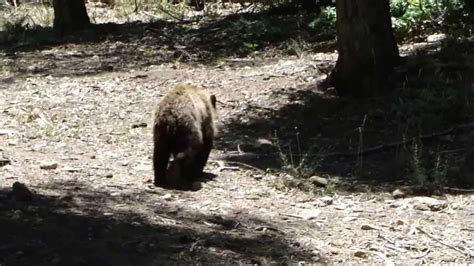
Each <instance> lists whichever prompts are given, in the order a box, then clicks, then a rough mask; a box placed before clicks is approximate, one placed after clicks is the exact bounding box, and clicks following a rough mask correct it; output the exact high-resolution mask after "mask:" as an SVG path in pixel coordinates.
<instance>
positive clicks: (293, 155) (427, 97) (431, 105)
mask: <svg viewBox="0 0 474 266" xmlns="http://www.w3.org/2000/svg"><path fill="white" fill-rule="evenodd" d="M441 47H442V49H439V46H438V47H437V48H436V49H434V50H432V51H431V52H428V51H427V50H424V51H425V52H420V53H417V54H413V55H411V56H408V57H406V58H405V59H406V64H405V65H404V66H403V67H401V68H400V69H398V70H397V71H399V72H398V74H397V75H399V76H400V77H399V80H401V81H400V83H398V84H397V87H396V88H397V89H396V92H395V93H394V95H389V96H387V97H384V98H377V99H363V100H357V99H348V98H346V99H344V98H339V97H337V96H331V94H330V93H323V92H322V91H321V89H320V88H319V85H314V84H313V85H307V86H302V87H299V88H280V89H276V90H274V92H273V95H272V96H271V98H279V99H287V100H288V102H289V103H288V104H286V105H283V106H281V107H280V108H278V109H276V110H265V111H261V109H262V108H260V110H259V112H256V111H255V110H254V111H249V112H247V113H245V114H242V115H243V116H246V118H247V120H249V122H248V123H242V121H244V119H242V117H235V118H234V119H232V121H230V122H229V123H228V124H227V125H226V126H225V127H226V129H225V131H224V133H223V135H225V134H228V135H227V136H224V137H223V138H222V141H221V142H219V145H220V148H221V149H224V150H235V142H233V141H232V140H233V139H238V138H239V137H240V136H247V139H250V140H255V139H257V138H267V139H268V138H270V139H272V141H273V143H274V144H276V145H275V146H276V147H275V148H274V149H273V150H271V151H270V152H269V153H268V150H266V151H265V152H267V153H265V152H261V153H259V151H258V150H257V152H256V153H254V154H241V153H236V154H235V155H230V156H228V157H227V159H229V160H238V161H241V162H244V163H246V164H250V165H252V166H255V167H259V168H261V169H267V168H275V167H276V168H279V169H289V168H290V169H294V168H298V167H299V166H301V167H299V169H298V173H297V174H300V175H303V176H309V175H313V174H317V175H329V176H338V177H342V178H343V179H347V180H353V181H357V182H364V183H369V184H373V185H374V186H376V187H377V186H378V187H381V188H382V189H383V188H384V187H386V189H388V190H391V189H393V185H400V184H406V183H410V182H412V181H414V179H417V178H423V176H427V178H428V179H429V178H436V177H435V176H436V175H438V174H440V175H441V176H444V177H443V180H442V182H446V183H447V185H451V186H456V187H458V186H460V187H472V186H474V183H473V181H474V180H473V179H472V173H470V172H469V170H468V169H467V168H466V167H467V165H469V164H471V163H472V162H470V161H469V160H470V159H469V158H471V157H469V156H468V155H467V154H469V151H470V150H473V149H474V143H473V142H472V141H469V139H472V133H470V130H469V129H470V128H471V127H470V126H469V125H470V124H471V123H473V117H474V108H473V107H472V105H471V104H470V102H472V100H474V93H473V91H472V88H471V86H472V84H473V82H474V80H473V77H474V68H473V67H472V63H470V62H472V61H470V60H472V59H473V58H472V52H474V51H473V50H472V47H473V46H472V42H471V41H468V42H450V43H446V44H444V45H443V46H441ZM459 50H461V51H463V52H462V53H459V52H456V51H459ZM253 114H256V115H253ZM460 125H461V126H460ZM466 144H468V145H466ZM244 151H245V150H244ZM302 160H304V163H303V164H302V165H299V163H300V162H301V161H302ZM440 161H441V162H443V163H442V165H440V164H439V162H440ZM420 169H421V170H420ZM437 171H438V172H437ZM453 171H454V172H453ZM292 173H293V174H295V172H294V171H293V172H292ZM416 175H419V176H416ZM446 177H447V178H446ZM415 181H416V180H415ZM418 181H419V180H418ZM351 182H352V181H351ZM387 185H389V186H387ZM348 189H352V188H351V186H349V187H348Z"/></svg>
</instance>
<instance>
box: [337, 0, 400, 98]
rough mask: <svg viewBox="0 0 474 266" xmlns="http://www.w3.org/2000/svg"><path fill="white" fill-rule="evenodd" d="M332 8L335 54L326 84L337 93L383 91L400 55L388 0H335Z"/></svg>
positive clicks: (358, 93) (360, 93) (361, 93)
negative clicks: (336, 42) (335, 27)
mask: <svg viewBox="0 0 474 266" xmlns="http://www.w3.org/2000/svg"><path fill="white" fill-rule="evenodd" d="M336 12H337V24H336V26H337V38H338V52H339V57H338V60H337V63H336V67H335V68H334V69H333V71H332V73H331V75H330V77H329V82H330V84H331V85H332V86H334V87H336V89H337V91H338V92H339V94H340V95H352V96H356V97H368V96H377V95H383V94H385V93H386V92H388V91H389V90H390V89H391V86H390V82H389V77H390V74H391V73H392V71H393V68H394V66H395V65H396V64H397V63H398V62H399V59H400V57H399V52H398V47H397V43H396V41H395V37H394V36H393V30H392V23H391V18H390V6H389V0H357V1H354V0H337V1H336Z"/></svg>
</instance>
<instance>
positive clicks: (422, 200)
mask: <svg viewBox="0 0 474 266" xmlns="http://www.w3.org/2000/svg"><path fill="white" fill-rule="evenodd" d="M413 201H414V205H413V208H415V209H417V210H431V211H440V210H442V209H445V208H446V207H447V206H448V204H447V203H446V201H444V200H438V199H435V198H431V197H414V198H413Z"/></svg>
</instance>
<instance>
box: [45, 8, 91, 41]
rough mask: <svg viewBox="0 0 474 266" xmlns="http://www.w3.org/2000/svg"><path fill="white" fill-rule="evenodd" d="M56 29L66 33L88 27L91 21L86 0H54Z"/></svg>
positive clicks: (63, 33)
mask: <svg viewBox="0 0 474 266" xmlns="http://www.w3.org/2000/svg"><path fill="white" fill-rule="evenodd" d="M53 8H54V25H53V27H54V29H55V30H56V31H57V32H58V33H59V34H60V35H65V34H69V33H72V32H75V31H78V30H83V29H86V28H88V27H89V26H90V25H91V23H90V20H89V16H88V15H87V10H86V5H85V3H84V0H53Z"/></svg>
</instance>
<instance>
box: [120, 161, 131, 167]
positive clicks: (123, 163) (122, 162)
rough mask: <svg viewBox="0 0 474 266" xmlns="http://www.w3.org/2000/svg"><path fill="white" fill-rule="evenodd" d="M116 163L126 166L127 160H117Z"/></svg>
mask: <svg viewBox="0 0 474 266" xmlns="http://www.w3.org/2000/svg"><path fill="white" fill-rule="evenodd" d="M118 163H119V164H120V165H121V166H127V165H128V164H129V162H128V161H125V160H123V161H119V162H118Z"/></svg>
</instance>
